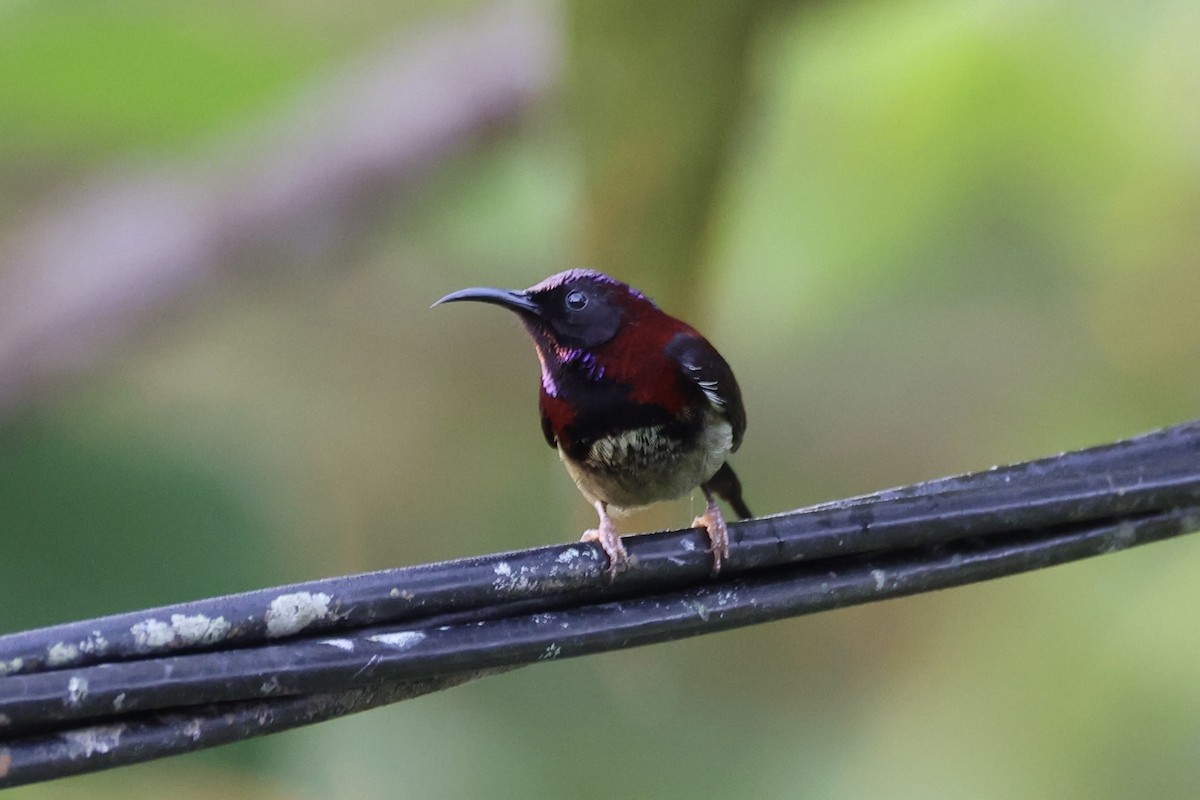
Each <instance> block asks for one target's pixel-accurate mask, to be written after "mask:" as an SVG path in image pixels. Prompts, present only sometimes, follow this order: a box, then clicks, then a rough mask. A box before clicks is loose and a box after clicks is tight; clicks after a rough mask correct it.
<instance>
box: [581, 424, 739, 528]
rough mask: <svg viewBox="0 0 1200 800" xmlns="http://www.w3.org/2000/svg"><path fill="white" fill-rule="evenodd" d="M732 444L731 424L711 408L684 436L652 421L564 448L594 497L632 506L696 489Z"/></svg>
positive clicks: (618, 506) (587, 493) (583, 485)
mask: <svg viewBox="0 0 1200 800" xmlns="http://www.w3.org/2000/svg"><path fill="white" fill-rule="evenodd" d="M732 445H733V431H732V427H731V426H730V424H729V423H728V422H727V421H726V420H724V419H723V418H721V417H719V416H718V415H716V414H713V413H711V412H709V413H706V415H705V418H704V419H703V420H702V423H701V424H700V425H699V426H696V427H694V428H692V429H691V430H688V431H687V432H685V433H683V434H682V435H681V433H680V431H678V430H677V429H674V428H673V426H670V425H647V426H643V427H637V428H631V429H628V430H621V431H616V432H613V433H610V434H606V435H603V436H599V437H597V438H595V439H594V440H592V441H591V442H590V443H588V444H587V446H586V449H585V448H572V449H573V450H574V452H572V453H568V451H567V450H566V449H565V448H562V447H560V448H559V455H560V457H561V458H562V460H563V463H564V464H565V465H566V467H567V471H568V472H569V473H570V474H571V477H572V478H573V479H574V481H575V483H576V485H577V486H578V487H579V490H580V491H581V492H583V494H584V496H586V497H587V498H588V499H589V500H592V501H596V500H602V501H603V502H605V503H608V504H609V505H611V506H613V507H614V509H625V510H628V509H632V508H637V507H639V506H645V505H649V504H650V503H654V502H657V501H659V500H668V499H671V498H675V497H682V496H683V495H685V494H687V493H688V492H690V491H692V490H693V489H695V488H696V487H697V486H699V485H700V484H701V483H704V482H705V481H707V480H708V479H709V478H711V477H712V476H713V475H714V474H716V472H717V470H718V469H720V468H721V465H722V464H724V463H725V458H726V456H728V454H729V450H730V448H731V447H732ZM581 450H582V452H580V451H581Z"/></svg>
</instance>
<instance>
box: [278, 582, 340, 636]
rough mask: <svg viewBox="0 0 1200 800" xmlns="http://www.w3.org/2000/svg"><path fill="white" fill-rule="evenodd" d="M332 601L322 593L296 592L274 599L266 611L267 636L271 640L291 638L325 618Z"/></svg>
mask: <svg viewBox="0 0 1200 800" xmlns="http://www.w3.org/2000/svg"><path fill="white" fill-rule="evenodd" d="M332 599H333V598H332V597H330V596H329V595H327V594H325V593H324V592H315V593H311V592H296V593H294V594H282V595H280V596H279V597H276V598H275V599H274V600H272V601H271V606H270V608H268V609H267V615H266V623H267V636H269V637H271V638H272V639H274V638H278V637H280V636H291V635H292V634H294V633H299V632H300V631H302V630H304V629H305V628H307V627H308V626H309V625H311V624H312V623H313V622H315V621H316V620H319V619H325V618H327V617H328V616H329V602H330V601H331V600H332Z"/></svg>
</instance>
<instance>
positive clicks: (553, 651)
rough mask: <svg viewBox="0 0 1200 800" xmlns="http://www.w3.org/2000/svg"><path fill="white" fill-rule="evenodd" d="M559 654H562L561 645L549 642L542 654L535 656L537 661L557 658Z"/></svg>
mask: <svg viewBox="0 0 1200 800" xmlns="http://www.w3.org/2000/svg"><path fill="white" fill-rule="evenodd" d="M561 654H562V647H560V646H559V645H558V643H556V642H551V643H550V644H549V646H547V647H546V649H545V650H543V651H542V654H541V655H539V656H538V657H537V660H538V661H553V660H554V659H556V658H558V657H559V656H560V655H561Z"/></svg>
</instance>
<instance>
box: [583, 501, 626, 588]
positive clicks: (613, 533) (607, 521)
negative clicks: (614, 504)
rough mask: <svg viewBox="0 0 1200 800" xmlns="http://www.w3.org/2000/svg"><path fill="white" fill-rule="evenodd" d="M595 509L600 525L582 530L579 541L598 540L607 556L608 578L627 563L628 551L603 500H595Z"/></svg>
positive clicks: (615, 574)
mask: <svg viewBox="0 0 1200 800" xmlns="http://www.w3.org/2000/svg"><path fill="white" fill-rule="evenodd" d="M596 511H598V512H599V513H600V527H599V528H590V529H588V530H586V531H584V532H583V536H582V537H581V538H580V540H579V541H581V542H599V543H600V547H601V548H602V549H603V550H604V552H605V554H606V555H607V556H608V569H607V570H605V571H606V572H607V573H608V577H609V580H612V579H613V578H615V577H617V575H618V574H619V573H620V572H622V571H623V570H624V569H625V568H626V567H627V566H628V565H629V553H628V552H626V551H625V545H623V544H621V536H620V534H618V533H617V526H616V523H614V522H613V521H612V518H611V517H609V516H608V508H607V507H606V505H605V504H604V503H603V502H600V501H596Z"/></svg>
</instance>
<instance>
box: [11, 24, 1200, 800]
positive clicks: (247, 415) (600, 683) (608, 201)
mask: <svg viewBox="0 0 1200 800" xmlns="http://www.w3.org/2000/svg"><path fill="white" fill-rule="evenodd" d="M457 5H458V6H459V7H466V6H468V5H470V4H469V3H465V2H464V3H460V4H457ZM676 5H678V6H679V7H678V8H676V7H675V6H676ZM546 8H547V10H548V11H549V12H553V13H561V14H562V15H563V17H564V36H566V37H568V41H569V43H570V48H571V49H570V53H569V58H568V67H567V73H566V74H567V81H568V82H569V83H568V85H567V87H566V89H565V91H564V92H563V93H562V95H561V96H556V97H553V98H550V99H549V100H548V102H547V105H546V107H544V108H542V109H539V110H538V111H537V112H536V113H535V114H532V115H531V116H530V117H529V119H527V120H526V121H525V122H524V123H523V124H522V125H521V126H519V128H518V129H517V130H515V131H509V132H506V133H505V134H504V135H502V136H497V137H496V138H495V139H494V140H493V141H491V142H490V144H488V145H487V146H486V147H484V148H483V149H482V150H480V151H479V152H476V153H473V154H470V155H468V156H464V157H463V158H461V159H459V160H458V161H456V162H454V163H452V164H449V165H448V166H447V167H446V169H444V170H443V171H441V172H440V173H439V174H437V175H435V176H432V177H431V178H430V179H429V180H428V182H427V183H426V184H425V185H424V186H423V187H422V190H421V192H420V193H419V196H418V197H416V198H414V197H413V194H412V193H411V192H408V193H402V192H399V191H397V193H396V195H395V196H381V197H380V198H379V200H378V208H377V209H375V210H374V214H373V216H372V217H371V224H370V225H369V226H364V228H363V229H362V230H361V231H360V232H358V234H357V235H356V241H355V242H354V247H353V248H348V247H345V246H342V245H341V244H340V243H339V242H335V243H331V244H330V246H329V247H328V248H327V249H325V250H320V251H319V252H321V253H322V255H323V256H324V257H327V258H328V259H329V260H330V262H331V263H332V264H334V265H335V268H332V269H328V270H313V269H291V270H289V269H287V267H288V266H289V265H288V264H273V265H260V264H249V265H247V269H245V270H244V271H242V272H240V273H239V274H238V275H237V276H236V277H234V278H232V279H229V280H227V281H224V282H223V283H221V284H219V285H216V286H213V287H210V288H208V289H207V290H206V291H204V292H200V293H198V294H197V296H196V297H194V298H192V299H191V300H190V301H189V302H188V303H186V304H184V305H182V306H181V307H179V308H177V309H175V310H174V313H172V314H171V315H170V317H169V318H163V319H161V320H159V321H158V322H156V323H155V324H154V325H152V326H150V327H149V328H147V329H143V330H142V331H140V332H139V333H138V334H137V335H136V336H134V337H133V338H131V339H129V340H126V341H125V342H124V344H123V346H122V347H121V349H120V350H119V351H118V352H115V353H111V354H110V355H109V356H107V357H106V358H105V359H104V360H103V362H102V363H99V364H97V365H96V366H95V368H94V370H93V371H92V372H91V373H90V374H89V375H87V376H85V377H83V378H81V379H78V380H72V381H66V382H62V383H60V384H57V385H55V386H52V387H48V388H45V389H44V390H43V391H42V392H41V393H40V394H39V395H38V396H37V402H36V407H33V408H29V409H27V410H25V411H23V412H22V413H20V414H18V415H16V416H12V417H9V418H7V419H5V420H4V423H3V424H4V427H3V428H2V429H0V531H3V535H4V537H5V539H4V542H5V545H6V546H5V550H4V552H5V556H4V558H3V559H0V609H3V612H2V615H0V629H3V630H17V629H20V628H23V627H26V626H29V625H35V624H43V623H47V622H52V621H60V620H68V619H74V618H80V617H87V616H93V615H96V614H101V613H105V612H109V611H115V610H122V609H130V608H137V607H142V606H146V605H150V604H154V603H162V602H169V601H172V600H182V599H188V598H194V597H198V596H204V595H210V594H215V593H220V592H225V591H234V590H238V589H245V588H251V587H255V586H260V585H267V584H271V583H278V582H284V581H293V580H300V579H304V578H308V577H315V576H318V575H330V574H335V573H344V572H349V571H355V570H364V569H374V568H381V567H386V566H391V565H398V564H408V563H416V562H421V561H426V560H431V559H440V558H449V557H454V556H458V555H466V554H472V553H481V552H486V551H492V550H497V549H505V548H514V547H521V546H527V545H533V544H538V543H545V542H550V541H559V540H562V539H564V538H566V537H567V536H569V535H571V532H572V531H576V530H581V529H582V528H583V527H585V526H586V525H588V524H590V523H591V521H592V518H591V510H590V509H589V508H588V507H587V505H586V504H585V503H583V502H582V501H581V500H580V499H579V498H578V496H577V494H576V493H575V490H574V488H573V487H572V486H571V484H570V481H569V479H568V478H567V477H566V476H565V474H564V473H563V471H562V469H561V467H560V465H559V464H558V460H557V458H556V457H555V455H554V454H553V452H552V451H550V450H549V449H547V448H546V447H545V444H544V443H543V442H542V440H541V436H540V435H539V432H538V428H537V421H536V419H537V418H536V411H535V408H534V403H535V400H534V398H535V394H536V369H537V368H536V361H535V359H534V357H533V354H532V352H531V350H530V348H529V345H528V343H527V341H526V340H525V337H524V334H523V333H522V332H521V330H520V328H519V326H518V325H517V323H516V322H515V321H514V320H512V319H509V318H507V317H506V316H504V315H501V314H499V313H496V312H494V311H492V310H488V309H468V308H452V309H439V310H438V311H437V312H429V311H428V305H429V303H430V302H431V301H432V300H433V299H435V298H436V297H438V296H440V294H442V293H444V292H446V291H449V290H451V289H455V288H459V287H462V286H467V285H477V284H494V285H511V286H524V285H528V284H531V283H533V282H535V281H536V280H538V279H540V278H541V277H543V276H545V275H547V274H549V273H551V272H554V271H556V270H558V269H560V268H562V267H564V266H567V265H573V264H576V263H579V262H580V260H581V259H586V260H587V262H588V264H589V265H590V266H595V267H598V268H602V269H604V268H607V269H610V270H612V271H614V272H616V273H617V274H618V275H619V276H621V277H625V278H628V279H630V280H633V281H634V282H635V283H639V284H641V285H643V286H644V287H646V288H648V289H652V290H653V293H654V294H655V295H657V296H659V298H660V299H661V300H662V301H663V302H664V303H665V304H666V305H667V306H668V308H669V309H674V310H678V311H683V310H686V311H687V313H688V315H689V317H690V319H692V321H694V322H695V323H696V324H697V325H698V327H700V328H701V329H702V330H704V331H705V332H706V333H707V334H709V336H710V338H712V339H713V340H714V342H715V343H716V344H717V345H718V346H719V347H720V348H721V349H722V351H723V352H724V353H725V355H726V356H727V357H728V358H729V360H730V362H731V363H732V364H733V365H734V367H735V369H736V371H737V374H738V377H739V380H740V382H741V384H742V387H743V392H744V394H745V397H746V403H747V407H748V410H749V419H750V427H749V430H748V434H747V438H746V442H745V446H744V447H743V449H742V450H741V451H740V452H739V453H738V456H737V460H736V464H737V467H738V471H739V473H740V474H741V475H742V477H743V481H744V483H745V484H746V487H747V492H748V499H749V500H750V501H751V503H752V504H753V506H754V507H755V508H756V510H760V512H761V513H769V512H773V511H778V510H784V509H787V508H793V507H796V506H799V505H803V504H806V503H809V502H815V501H818V500H822V499H827V498H830V497H834V496H839V495H845V494H850V493H854V492H860V491H866V490H870V489H875V488H880V487H882V486H886V485H895V484H901V483H908V482H912V481H916V480H920V479H924V478H929V477H934V476H937V475H942V474H947V473H951V472H955V471H962V470H968V469H977V468H982V467H985V466H987V465H989V464H992V463H997V462H1011V461H1015V460H1020V459H1023V458H1026V457H1033V456H1037V455H1044V454H1047V453H1051V452H1055V451H1059V450H1063V449H1068V448H1072V447H1077V446H1083V445H1087V444H1092V443H1099V442H1103V441H1107V440H1111V439H1114V438H1118V437H1121V436H1125V435H1130V434H1134V433H1137V432H1140V431H1143V430H1147V429H1150V428H1154V427H1158V426H1161V425H1164V424H1168V423H1172V422H1176V421H1179V420H1182V419H1185V418H1189V417H1194V416H1196V415H1197V413H1198V409H1200V369H1197V364H1200V324H1198V323H1197V318H1196V312H1195V307H1196V298H1197V296H1198V295H1200V264H1198V263H1197V253H1200V226H1197V224H1196V220H1197V219H1200V104H1197V103H1196V102H1195V98H1196V97H1197V96H1200V48H1197V47H1196V46H1195V43H1196V41H1200V6H1197V4H1196V3H1194V2H1188V0H1154V1H1153V2H1150V3H1144V4H1141V5H1137V6H1132V5H1130V4H1128V3H1121V2H1116V1H1115V0H1103V1H1102V2H1098V3H1096V2H1093V3H1082V2H1077V1H1076V0H1051V1H1050V2H1038V3H1034V2H1030V1H1029V0H1018V2H1002V1H1001V0H967V2H947V0H901V2H879V1H878V0H854V1H852V2H842V3H834V2H828V0H826V2H823V3H803V4H794V5H789V4H784V3H776V4H773V5H772V7H771V8H770V9H769V13H768V12H767V11H764V10H763V8H760V5H759V4H756V3H747V4H733V3H728V4H726V3H714V4H712V5H711V6H707V5H706V6H703V7H702V8H701V7H697V8H695V9H693V8H690V7H689V6H687V5H686V4H671V5H670V6H667V5H664V6H663V7H662V8H663V9H664V10H662V11H661V12H649V11H648V12H646V13H644V14H643V13H640V12H638V13H635V12H634V11H632V10H631V9H632V8H633V7H632V6H630V7H629V8H626V7H625V4H615V5H612V6H604V7H601V6H600V5H589V4H586V3H581V2H579V3H568V4H566V5H565V6H563V7H561V8H560V7H558V6H553V5H549V4H547V6H546ZM639 8H641V7H639ZM668 8H670V9H671V13H667V11H666V10H665V9H668ZM438 9H439V6H438V5H437V4H433V3H414V2H408V3H402V4H388V5H376V4H368V3H355V2H349V3H329V2H325V0H304V2H301V3H295V4H292V3H289V4H283V3H278V2H266V0H262V1H260V2H252V3H244V2H243V3H230V2H223V3H218V4H215V5H214V4H203V5H200V4H187V3H148V2H130V3H117V2H86V3H76V4H70V5H64V4H53V3H9V4H4V5H0V109H2V110H0V234H2V233H4V231H5V230H13V229H16V228H17V227H19V226H21V225H23V224H27V223H28V214H29V213H30V212H29V209H30V208H31V207H32V206H31V202H30V200H31V198H40V197H48V196H52V194H53V192H54V190H55V189H56V188H57V187H61V186H64V185H71V184H72V183H73V182H74V181H76V180H79V179H80V178H81V177H82V176H84V175H86V174H88V173H90V171H91V170H94V169H107V170H120V169H122V168H123V166H124V165H128V164H136V163H139V162H141V161H144V160H148V159H163V158H178V159H181V160H183V161H184V162H185V163H186V161H187V159H188V158H189V157H190V156H191V155H192V154H194V153H199V152H201V151H203V150H205V149H207V148H211V147H213V146H214V142H216V143H218V144H219V143H220V142H221V141H223V140H222V138H221V135H222V134H223V133H226V132H229V131H237V130H241V129H243V128H250V127H252V126H253V125H255V124H256V123H257V122H258V121H259V120H261V119H263V118H264V117H268V116H270V115H271V114H272V113H274V112H275V111H276V110H277V109H278V108H279V107H280V106H282V105H285V104H286V101H287V99H288V98H289V97H291V96H292V95H293V94H294V93H295V92H297V91H298V90H299V89H300V88H301V87H303V86H304V85H305V84H306V82H307V81H309V80H312V79H313V77H314V76H315V75H317V74H318V73H320V72H321V71H324V70H333V69H336V68H337V65H338V64H339V63H340V62H341V61H342V60H343V59H346V58H349V57H352V56H353V55H355V54H356V53H358V52H366V51H369V50H370V49H371V48H372V46H373V45H374V43H375V42H376V41H377V40H378V38H379V32H380V31H383V30H395V29H401V28H405V27H407V26H411V25H413V24H414V23H415V22H417V21H420V20H423V19H426V18H428V17H429V16H430V15H432V14H434V13H438V14H441V13H447V12H443V11H441V10H438ZM606 9H607V10H606ZM623 14H626V15H627V16H626V17H625V18H622V15H623ZM593 101H594V102H593ZM631 152H632V155H630V153H631ZM622 154H623V155H622ZM314 235H319V232H318V234H314ZM263 266H267V267H273V268H269V269H259V267H263ZM3 269H4V265H3V264H0V270H3ZM696 506H697V501H696V500H695V499H694V498H693V499H692V500H690V501H681V502H679V503H674V504H663V506H662V507H659V508H655V509H652V510H650V511H648V512H645V513H642V514H639V515H637V516H634V517H632V518H630V519H629V520H628V521H627V522H626V523H624V528H625V529H626V530H631V531H632V530H645V529H650V528H655V527H667V526H670V527H676V526H678V525H679V524H682V523H683V522H685V521H686V520H688V519H690V516H689V514H690V513H691V512H693V511H696V510H698V509H697V507H696ZM1197 569H1200V543H1197V542H1194V541H1189V540H1186V539H1184V540H1181V541H1178V542H1172V543H1168V544H1163V545H1156V546H1153V547H1150V548H1147V549H1144V550H1141V551H1137V552H1130V553H1125V554H1122V555H1120V556H1116V557H1111V558H1103V559H1096V560H1093V561H1091V562H1089V563H1083V564H1078V565H1074V566H1070V567H1065V568H1058V569H1054V570H1050V571H1047V572H1044V573H1040V574H1035V575H1029V576H1023V577H1019V578H1015V579H1009V580H1005V581H1001V582H998V583H995V584H990V585H984V586H977V587H971V588H966V589H960V590H955V591H953V592H949V593H940V594H936V595H930V596H924V597H919V598H911V599H908V600H901V601H894V602H889V603H886V604H883V605H879V606H874V607H867V608H859V609H851V610H845V611H839V612H835V613H830V614H823V615H819V616H816V617H812V618H808V619H802V620H793V621H788V622H782V623H776V624H772V625H768V626H763V627H761V628H756V629H754V630H745V631H738V632H735V633H729V634H723V635H720V636H715V637H706V638H704V639H700V640H696V641H690V642H683V643H677V644H674V645H669V646H663V647H654V648H648V649H642V650H637V651H631V652H626V653H617V654H611V655H606V656H602V657H597V658H589V659H582V660H577V661H573V662H563V663H556V664H548V665H544V666H538V667H536V668H531V669H527V670H523V671H519V672H517V673H513V674H511V675H507V676H502V677H499V678H495V679H491V680H489V681H485V682H482V683H480V684H478V685H470V686H466V687H463V688H460V689H457V690H454V691H452V692H448V693H443V694H441V695H436V696H432V697H428V698H423V699H421V700H418V701H414V702H410V703H405V704H401V705H400V706H397V707H395V708H392V709H387V710H382V711H377V712H372V713H370V714H366V715H363V716H361V717H357V718H351V719H347V720H343V721H338V722H335V723H330V724H325V725H322V726H319V727H317V728H313V729H309V730H305V731H301V732H296V733H291V734H286V735H282V736H278V737H274V738H273V739H271V740H268V741H266V742H264V743H261V744H250V745H239V746H236V747H232V748H225V749H222V750H218V751H214V752H212V753H206V754H199V755H196V756H189V757H185V758H181V759H176V760H174V761H170V762H163V763H159V764H151V765H145V766H140V767H135V768H130V769H126V770H122V771H120V772H116V773H111V774H106V775H96V776H87V777H82V778H78V779H72V780H69V781H64V782H61V783H58V784H53V785H49V786H42V787H32V788H29V789H25V790H19V791H16V792H13V793H12V796H13V797H29V798H33V797H56V798H58V797H66V798H70V797H89V798H90V797H107V796H121V797H126V798H134V797H160V796H162V795H164V794H168V793H170V794H172V795H174V796H178V797H181V798H182V797H187V798H193V797H194V798H205V797H209V796H218V794H219V795H221V796H230V795H232V796H254V797H296V798H316V797H353V798H356V800H361V799H362V798H375V797H379V798H382V797H396V796H401V797H403V796H412V797H430V798H433V797H463V796H495V795H498V794H500V795H502V794H510V793H515V792H517V791H520V792H521V794H523V795H528V796H530V797H537V796H547V797H556V796H563V795H568V794H569V795H570V796H579V797H609V796H613V795H621V794H644V793H647V792H648V791H650V790H653V792H654V794H655V795H656V796H661V797H692V796H698V795H699V796H747V797H794V796H797V795H803V796H807V797H829V798H840V797H847V798H852V797H876V796H886V797H891V798H905V797H912V798H918V797H919V798H937V797H948V798H949V797H954V798H957V797H972V798H991V797H995V798H1001V797H1005V798H1007V797H1023V798H1040V797H1045V798H1056V800H1057V798H1081V799H1082V798H1088V800H1094V799H1096V798H1124V797H1129V796H1134V795H1137V796H1141V795H1146V796H1153V797H1158V798H1175V797H1179V798H1185V797H1191V796H1193V795H1194V793H1195V786H1197V785H1200V727H1198V726H1197V725H1196V723H1195V720H1196V719H1197V718H1198V716H1200V690H1198V689H1197V688H1196V683H1195V681H1194V680H1191V678H1192V675H1193V674H1194V672H1195V670H1196V665H1197V664H1198V663H1200V632H1198V631H1197V628H1196V626H1195V624H1194V619H1193V617H1194V614H1193V609H1195V608H1196V607H1197V604H1198V603H1200V584H1198V583H1197V582H1196V581H1195V579H1194V575H1195V573H1196V570H1197Z"/></svg>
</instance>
